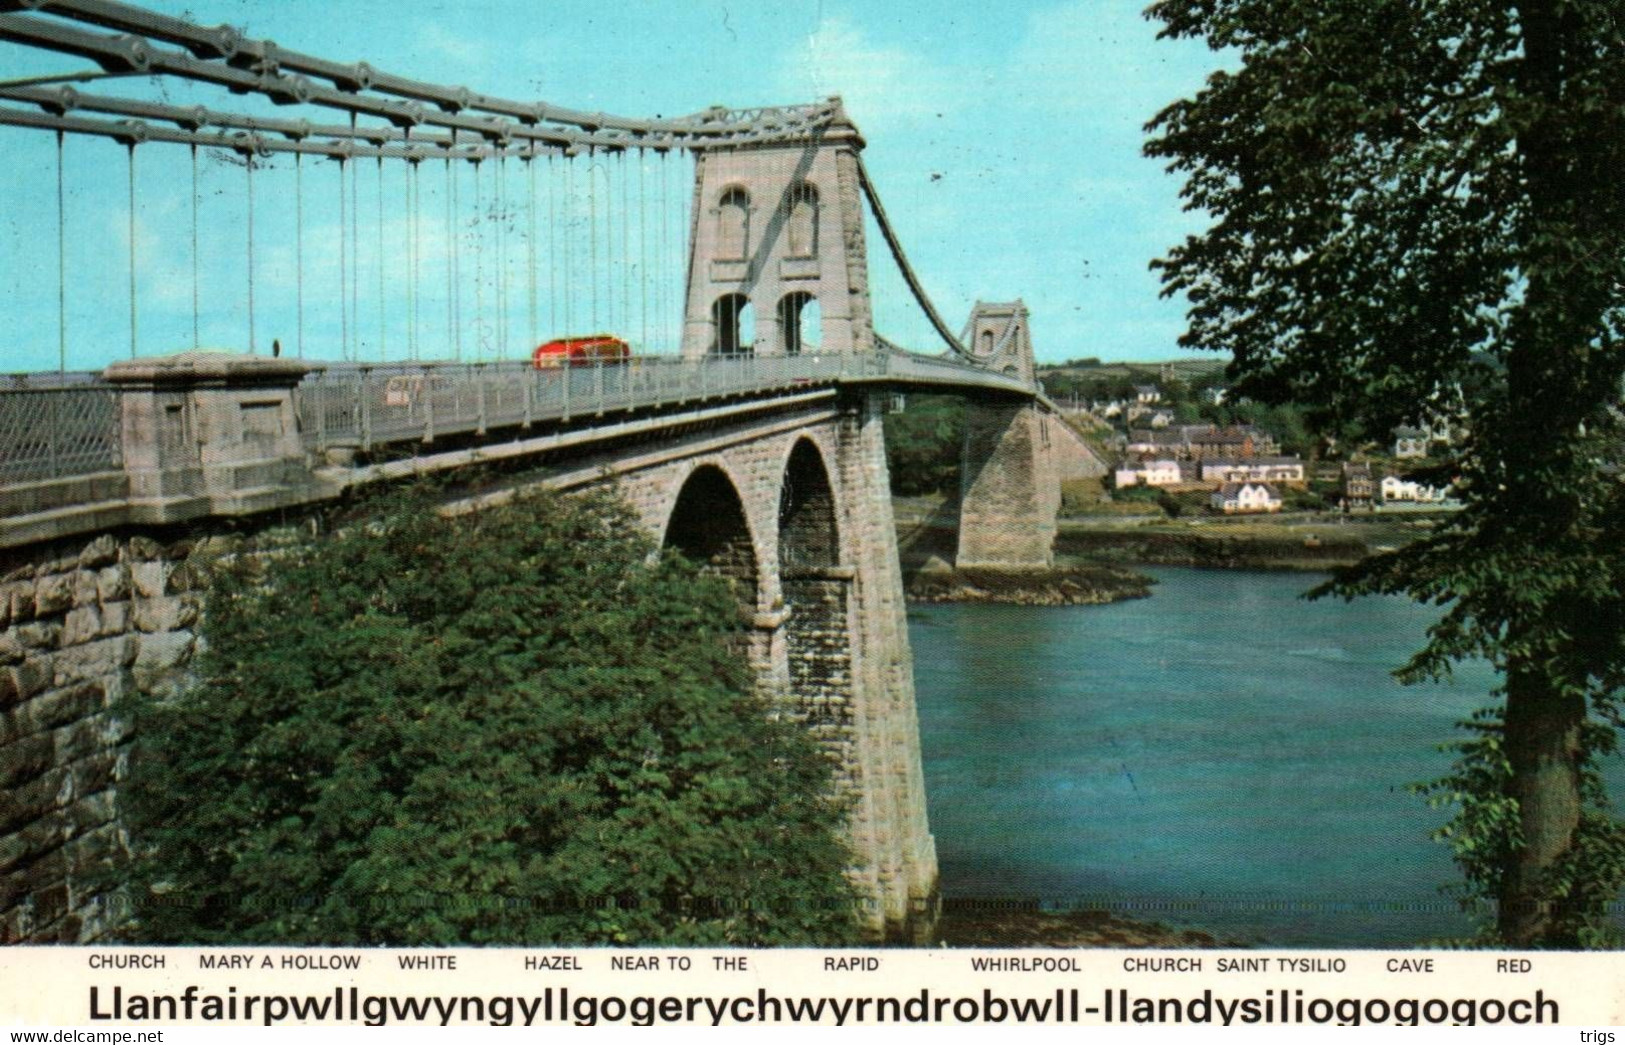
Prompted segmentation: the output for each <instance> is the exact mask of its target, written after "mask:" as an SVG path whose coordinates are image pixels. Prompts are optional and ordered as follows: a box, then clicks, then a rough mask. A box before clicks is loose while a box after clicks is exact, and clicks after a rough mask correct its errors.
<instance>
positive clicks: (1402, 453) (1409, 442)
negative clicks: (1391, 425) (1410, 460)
mask: <svg viewBox="0 0 1625 1045" xmlns="http://www.w3.org/2000/svg"><path fill="white" fill-rule="evenodd" d="M1427 455H1428V434H1427V433H1426V432H1424V431H1423V430H1422V429H1420V428H1412V427H1411V426H1410V425H1400V426H1399V427H1398V428H1396V429H1394V456H1395V457H1402V458H1404V457H1426V456H1427Z"/></svg>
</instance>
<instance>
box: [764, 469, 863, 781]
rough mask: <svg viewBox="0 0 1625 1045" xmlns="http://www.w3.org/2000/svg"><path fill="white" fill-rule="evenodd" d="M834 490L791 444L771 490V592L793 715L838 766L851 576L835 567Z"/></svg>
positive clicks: (848, 660)
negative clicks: (775, 566) (774, 524)
mask: <svg viewBox="0 0 1625 1045" xmlns="http://www.w3.org/2000/svg"><path fill="white" fill-rule="evenodd" d="M836 518H837V516H836V510H835V491H834V489H833V487H832V486H831V484H830V479H829V469H828V468H827V467H826V466H825V462H824V455H823V453H822V452H820V450H819V449H818V446H817V445H816V444H815V443H814V442H813V441H812V440H810V439H807V438H801V439H798V440H796V442H795V445H794V446H793V447H792V448H791V450H790V455H789V457H788V458H787V459H786V461H785V466H784V479H783V481H782V483H781V485H780V487H779V589H780V591H781V592H782V593H783V597H784V603H785V609H786V610H787V611H788V615H787V617H786V620H785V624H784V644H785V659H786V661H787V663H788V667H789V684H790V697H791V700H792V702H793V707H794V709H795V713H796V714H797V715H799V716H800V717H801V718H802V719H803V720H804V721H805V722H806V724H807V728H808V729H809V730H811V731H812V733H813V735H814V736H815V737H817V738H818V739H819V740H820V741H821V742H822V743H824V744H825V745H826V746H828V747H830V748H832V749H834V751H835V753H836V754H837V756H838V757H839V762H840V763H841V764H842V765H847V764H850V761H851V760H850V758H849V757H848V756H850V754H851V752H850V751H848V750H846V748H847V746H848V745H850V743H851V737H852V734H853V728H854V722H853V699H852V698H853V690H852V633H851V619H850V614H851V608H850V604H851V594H852V592H851V585H852V579H851V577H849V576H847V571H845V570H843V569H841V565H840V547H841V542H840V531H839V528H838V524H837V522H836Z"/></svg>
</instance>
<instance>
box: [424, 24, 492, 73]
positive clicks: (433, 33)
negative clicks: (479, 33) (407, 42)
mask: <svg viewBox="0 0 1625 1045" xmlns="http://www.w3.org/2000/svg"><path fill="white" fill-rule="evenodd" d="M416 42H417V49H418V51H419V52H427V53H428V54H431V55H434V56H436V57H438V58H441V59H443V60H445V61H448V62H451V63H453V64H455V65H461V66H467V67H468V68H469V69H484V68H485V67H486V66H487V65H489V64H491V62H490V57H491V55H490V48H489V47H488V46H487V44H486V42H485V41H483V40H475V39H472V38H470V37H466V36H459V35H457V34H456V33H453V32H452V31H451V30H449V29H447V28H446V27H445V25H443V24H442V23H440V22H420V23H419V24H418V34H417V41H416Z"/></svg>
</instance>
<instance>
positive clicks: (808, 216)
mask: <svg viewBox="0 0 1625 1045" xmlns="http://www.w3.org/2000/svg"><path fill="white" fill-rule="evenodd" d="M785 212H786V213H785V217H786V219H787V220H786V222H785V241H786V242H785V249H786V253H788V255H789V256H790V257H792V258H811V257H816V256H817V255H818V190H817V189H815V188H813V186H812V185H810V184H808V183H807V182H804V181H798V182H796V183H795V184H794V185H792V186H790V191H789V192H788V193H787V194H786V196H785Z"/></svg>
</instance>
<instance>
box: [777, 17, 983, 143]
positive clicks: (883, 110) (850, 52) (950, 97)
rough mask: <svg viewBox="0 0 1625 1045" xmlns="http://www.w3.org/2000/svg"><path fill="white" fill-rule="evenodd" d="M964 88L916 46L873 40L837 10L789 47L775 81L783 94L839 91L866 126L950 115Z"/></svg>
mask: <svg viewBox="0 0 1625 1045" xmlns="http://www.w3.org/2000/svg"><path fill="white" fill-rule="evenodd" d="M964 87H965V84H963V83H962V82H961V81H959V80H957V79H956V78H954V77H953V76H951V75H950V73H949V71H948V70H945V69H940V68H938V67H936V66H933V65H932V64H931V63H930V62H928V61H926V60H925V59H924V58H923V57H922V56H921V55H920V53H919V52H918V51H914V50H909V49H906V48H902V47H886V46H883V45H880V44H876V43H874V42H872V41H870V40H869V39H868V37H867V36H866V35H865V34H864V32H863V30H861V29H859V28H858V27H857V26H855V25H853V24H852V22H851V21H849V20H848V19H846V18H844V17H842V16H839V15H831V16H828V17H826V18H825V19H824V20H823V21H822V22H820V23H819V25H818V28H817V29H815V30H814V31H813V32H812V33H810V34H808V35H807V37H806V39H805V40H803V41H802V42H801V43H800V44H799V45H797V46H796V47H795V48H793V49H792V50H791V51H790V53H789V54H788V55H787V56H786V58H785V60H784V63H783V65H782V66H781V68H780V72H779V83H778V90H779V92H780V93H781V94H782V95H783V96H784V97H786V98H796V99H806V100H808V101H811V100H814V99H819V98H825V97H828V96H829V95H832V94H838V95H840V96H841V97H842V99H843V100H844V101H845V103H846V107H847V111H848V112H849V113H851V114H852V117H853V119H854V120H856V121H857V123H858V125H859V126H860V127H863V128H865V129H866V130H867V129H869V128H874V127H884V126H887V125H895V124H897V123H909V122H917V121H921V120H934V119H936V118H937V117H939V116H941V117H943V118H945V119H946V118H951V117H952V116H954V115H956V114H957V110H958V109H960V108H961V107H962V101H963V94H962V92H963V90H964ZM950 110H954V111H950Z"/></svg>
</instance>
